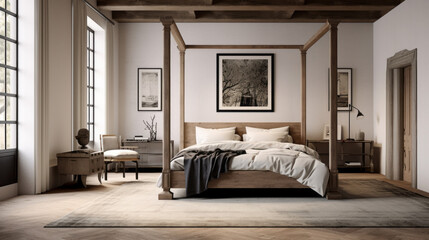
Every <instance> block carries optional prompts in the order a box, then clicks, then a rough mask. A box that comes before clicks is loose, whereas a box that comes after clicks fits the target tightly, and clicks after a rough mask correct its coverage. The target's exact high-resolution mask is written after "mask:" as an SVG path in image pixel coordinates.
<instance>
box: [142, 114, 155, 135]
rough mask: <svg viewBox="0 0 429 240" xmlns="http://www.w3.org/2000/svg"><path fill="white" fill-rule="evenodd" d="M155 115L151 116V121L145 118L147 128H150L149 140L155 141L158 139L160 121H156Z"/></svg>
mask: <svg viewBox="0 0 429 240" xmlns="http://www.w3.org/2000/svg"><path fill="white" fill-rule="evenodd" d="M154 121H155V115H153V116H152V117H151V123H149V122H148V121H145V120H143V123H144V125H145V126H146V128H145V129H146V130H149V141H155V140H156V132H157V131H158V123H155V124H154Z"/></svg>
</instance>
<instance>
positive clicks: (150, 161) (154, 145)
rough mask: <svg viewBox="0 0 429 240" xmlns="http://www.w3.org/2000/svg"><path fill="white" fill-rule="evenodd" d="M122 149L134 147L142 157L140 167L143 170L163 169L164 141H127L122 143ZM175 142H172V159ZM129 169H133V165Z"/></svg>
mask: <svg viewBox="0 0 429 240" xmlns="http://www.w3.org/2000/svg"><path fill="white" fill-rule="evenodd" d="M122 144H123V145H124V146H122V147H124V148H125V147H130V146H133V147H134V149H133V150H134V151H137V152H138V153H139V155H140V160H139V166H141V167H143V168H162V141H150V142H143V141H135V140H125V141H122ZM173 150H174V141H173V140H171V141H170V153H171V156H170V158H172V157H173ZM129 167H133V166H132V165H131V166H129Z"/></svg>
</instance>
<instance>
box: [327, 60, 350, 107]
mask: <svg viewBox="0 0 429 240" xmlns="http://www.w3.org/2000/svg"><path fill="white" fill-rule="evenodd" d="M337 79H338V80H337V84H341V86H339V87H338V88H337V89H340V90H341V89H343V90H344V91H342V92H337V111H345V112H348V111H351V110H352V109H351V106H352V103H353V70H352V68H337ZM340 81H345V82H346V83H347V84H345V83H344V84H342V83H341V82H340ZM344 88H346V89H344ZM346 92H347V93H346ZM330 95H331V74H330V70H329V69H328V111H330V110H331V97H330Z"/></svg>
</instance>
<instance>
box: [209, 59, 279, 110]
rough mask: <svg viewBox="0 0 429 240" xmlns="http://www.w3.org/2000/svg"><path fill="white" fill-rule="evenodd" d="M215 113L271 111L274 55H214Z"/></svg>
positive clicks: (272, 105)
mask: <svg viewBox="0 0 429 240" xmlns="http://www.w3.org/2000/svg"><path fill="white" fill-rule="evenodd" d="M216 70H217V71H216V111H217V112H274V54H273V53H218V54H217V55H216Z"/></svg>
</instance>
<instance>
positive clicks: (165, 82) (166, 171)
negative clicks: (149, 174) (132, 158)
mask: <svg viewBox="0 0 429 240" xmlns="http://www.w3.org/2000/svg"><path fill="white" fill-rule="evenodd" d="M161 22H162V25H163V26H164V77H163V78H162V90H163V93H162V97H163V100H162V103H163V108H162V111H163V115H164V136H163V137H164V138H163V144H162V146H163V147H162V192H161V193H159V194H158V199H159V200H170V199H173V193H172V192H171V191H170V157H171V153H170V130H171V129H170V121H171V119H170V115H171V113H170V112H171V110H170V71H171V70H170V64H171V62H170V57H171V50H170V38H171V37H170V32H171V24H173V19H172V18H170V17H165V18H161Z"/></svg>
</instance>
